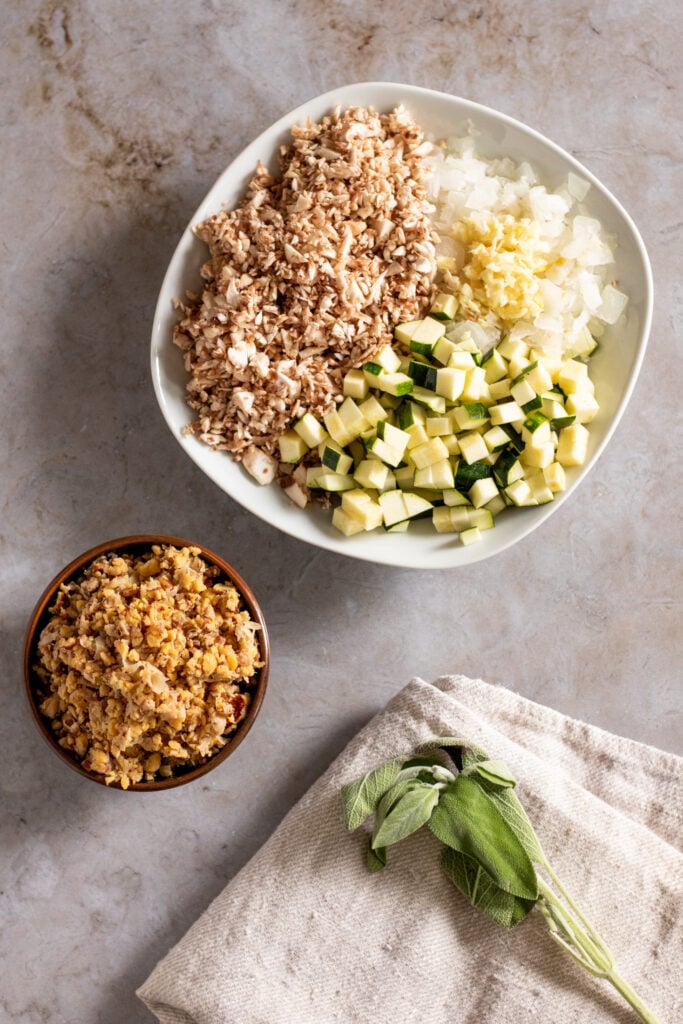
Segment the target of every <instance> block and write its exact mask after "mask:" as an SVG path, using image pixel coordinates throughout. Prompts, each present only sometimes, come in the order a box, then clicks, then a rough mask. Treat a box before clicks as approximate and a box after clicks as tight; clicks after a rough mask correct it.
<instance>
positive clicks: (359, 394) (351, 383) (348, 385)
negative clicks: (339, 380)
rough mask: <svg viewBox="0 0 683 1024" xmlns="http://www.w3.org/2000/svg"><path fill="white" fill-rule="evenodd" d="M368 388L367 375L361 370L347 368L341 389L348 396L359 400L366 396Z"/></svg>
mask: <svg viewBox="0 0 683 1024" xmlns="http://www.w3.org/2000/svg"><path fill="white" fill-rule="evenodd" d="M369 389H370V388H369V385H368V381H367V377H366V376H365V374H364V373H363V371H362V370H349V371H348V373H347V374H346V376H345V377H344V386H343V391H344V394H345V395H348V396H349V398H355V399H356V401H358V402H361V401H362V400H363V399H364V398H367V396H368V391H369Z"/></svg>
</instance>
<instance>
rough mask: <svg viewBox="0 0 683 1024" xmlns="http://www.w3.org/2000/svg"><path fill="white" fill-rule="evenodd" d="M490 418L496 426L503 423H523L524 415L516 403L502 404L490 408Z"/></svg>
mask: <svg viewBox="0 0 683 1024" xmlns="http://www.w3.org/2000/svg"><path fill="white" fill-rule="evenodd" d="M489 416H490V417H491V423H493V425H494V426H499V425H500V424H502V423H523V422H524V420H525V418H526V417H525V416H524V413H523V412H522V410H521V409H520V407H519V406H518V405H517V403H516V402H501V403H500V405H492V406H491V407H490V408H489Z"/></svg>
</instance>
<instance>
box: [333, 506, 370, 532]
mask: <svg viewBox="0 0 683 1024" xmlns="http://www.w3.org/2000/svg"><path fill="white" fill-rule="evenodd" d="M332 525H333V526H335V527H336V528H337V529H338V530H339V531H340V532H341V533H343V534H344V536H345V537H353V536H354V534H357V533H363V532H364V530H365V527H364V526H363V524H362V523H361V522H359V521H358V520H357V519H352V518H351V516H350V515H349V514H348V513H347V512H345V511H344V509H343V508H342V507H341V505H339V506H338V507H337V508H335V510H334V512H333V513H332Z"/></svg>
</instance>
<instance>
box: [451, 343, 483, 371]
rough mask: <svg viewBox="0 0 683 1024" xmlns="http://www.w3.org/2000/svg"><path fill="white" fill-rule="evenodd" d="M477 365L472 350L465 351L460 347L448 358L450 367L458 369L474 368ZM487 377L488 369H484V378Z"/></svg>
mask: <svg viewBox="0 0 683 1024" xmlns="http://www.w3.org/2000/svg"><path fill="white" fill-rule="evenodd" d="M476 365H477V363H476V360H475V358H474V354H473V353H472V352H464V351H463V350H462V349H460V348H456V349H454V351H453V352H452V353H451V355H450V357H449V359H448V367H449V368H451V369H456V370H465V371H466V372H467V371H468V370H473V369H474V368H475V366H476ZM485 377H486V371H485V370H484V378H485Z"/></svg>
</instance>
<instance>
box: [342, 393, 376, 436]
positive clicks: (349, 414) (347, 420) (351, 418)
mask: <svg viewBox="0 0 683 1024" xmlns="http://www.w3.org/2000/svg"><path fill="white" fill-rule="evenodd" d="M338 412H339V418H340V420H341V421H342V423H343V424H344V426H345V427H346V429H347V431H348V433H349V434H350V435H351V437H352V438H355V437H358V435H359V434H361V433H362V431H363V430H365V429H367V427H368V426H369V424H368V421H367V420H366V419H365V416H364V415H363V413H362V412H361V411H360V409H359V408H358V406H357V405H356V403H355V402H354V400H353V399H352V398H345V399H344V401H343V402H342V404H341V405H340V406H339V409H338Z"/></svg>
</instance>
